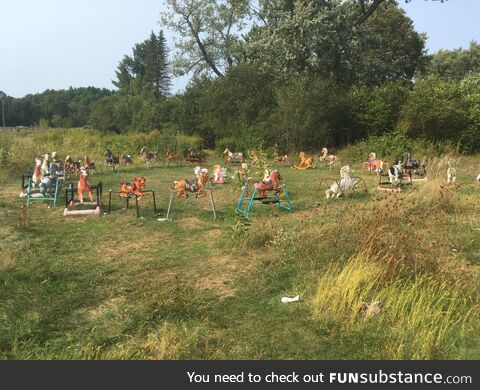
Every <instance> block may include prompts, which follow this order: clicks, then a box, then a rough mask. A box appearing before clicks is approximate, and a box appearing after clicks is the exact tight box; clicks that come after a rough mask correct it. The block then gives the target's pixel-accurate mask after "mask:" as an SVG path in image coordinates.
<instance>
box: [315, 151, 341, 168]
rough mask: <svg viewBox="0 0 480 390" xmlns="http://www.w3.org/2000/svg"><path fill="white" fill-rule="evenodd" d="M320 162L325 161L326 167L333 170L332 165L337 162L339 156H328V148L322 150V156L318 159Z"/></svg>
mask: <svg viewBox="0 0 480 390" xmlns="http://www.w3.org/2000/svg"><path fill="white" fill-rule="evenodd" d="M318 161H325V165H326V166H329V167H330V170H331V169H332V165H333V164H334V163H335V162H336V161H337V156H335V155H334V154H328V149H327V148H325V147H324V148H322V155H321V156H320V157H319V158H318Z"/></svg>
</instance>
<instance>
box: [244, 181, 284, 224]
mask: <svg viewBox="0 0 480 390" xmlns="http://www.w3.org/2000/svg"><path fill="white" fill-rule="evenodd" d="M247 191H248V184H245V185H244V186H243V187H242V193H241V195H240V200H239V201H238V204H237V208H236V211H237V213H239V214H242V215H244V216H245V217H246V218H248V216H249V215H250V213H251V211H252V208H253V205H255V204H269V203H276V204H278V208H280V209H285V210H287V211H288V212H289V213H291V212H292V203H291V202H290V196H289V194H288V190H287V186H286V185H284V186H283V187H282V192H281V193H280V192H278V191H275V190H268V191H274V192H275V195H274V196H267V197H256V196H255V195H257V193H258V190H257V189H256V188H254V189H253V193H252V196H250V197H247V196H246V195H247ZM282 193H283V195H285V200H284V201H282V199H281V198H280V195H281V194H282ZM244 202H248V205H247V208H246V209H244V205H243V203H244Z"/></svg>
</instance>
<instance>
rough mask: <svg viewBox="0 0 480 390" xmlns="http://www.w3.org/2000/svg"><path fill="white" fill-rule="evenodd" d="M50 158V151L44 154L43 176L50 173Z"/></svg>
mask: <svg viewBox="0 0 480 390" xmlns="http://www.w3.org/2000/svg"><path fill="white" fill-rule="evenodd" d="M49 159H50V155H49V154H48V153H45V155H44V156H43V162H42V166H41V168H40V169H41V171H42V176H47V175H48V165H49Z"/></svg>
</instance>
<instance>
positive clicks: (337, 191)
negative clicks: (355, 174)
mask: <svg viewBox="0 0 480 390" xmlns="http://www.w3.org/2000/svg"><path fill="white" fill-rule="evenodd" d="M351 172H352V169H351V168H350V165H345V166H343V167H342V168H340V182H335V183H333V184H332V185H331V186H330V188H329V189H328V190H326V191H325V196H326V198H327V199H330V198H333V197H336V198H337V199H338V198H339V197H340V196H341V195H342V194H344V193H345V192H346V191H347V190H349V189H351V188H355V186H356V185H357V184H358V179H357V180H355V179H352V178H351V177H350V173H351Z"/></svg>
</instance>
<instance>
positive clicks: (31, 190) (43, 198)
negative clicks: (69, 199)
mask: <svg viewBox="0 0 480 390" xmlns="http://www.w3.org/2000/svg"><path fill="white" fill-rule="evenodd" d="M59 187H60V180H59V179H58V178H57V179H56V180H55V190H54V192H53V194H52V195H51V196H44V195H43V196H38V197H37V196H33V195H35V194H41V192H40V191H38V192H36V191H35V190H34V188H33V186H32V178H31V177H29V178H28V187H27V207H30V203H32V202H36V201H48V202H52V203H53V207H55V206H56V205H57V197H58V190H59Z"/></svg>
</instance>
